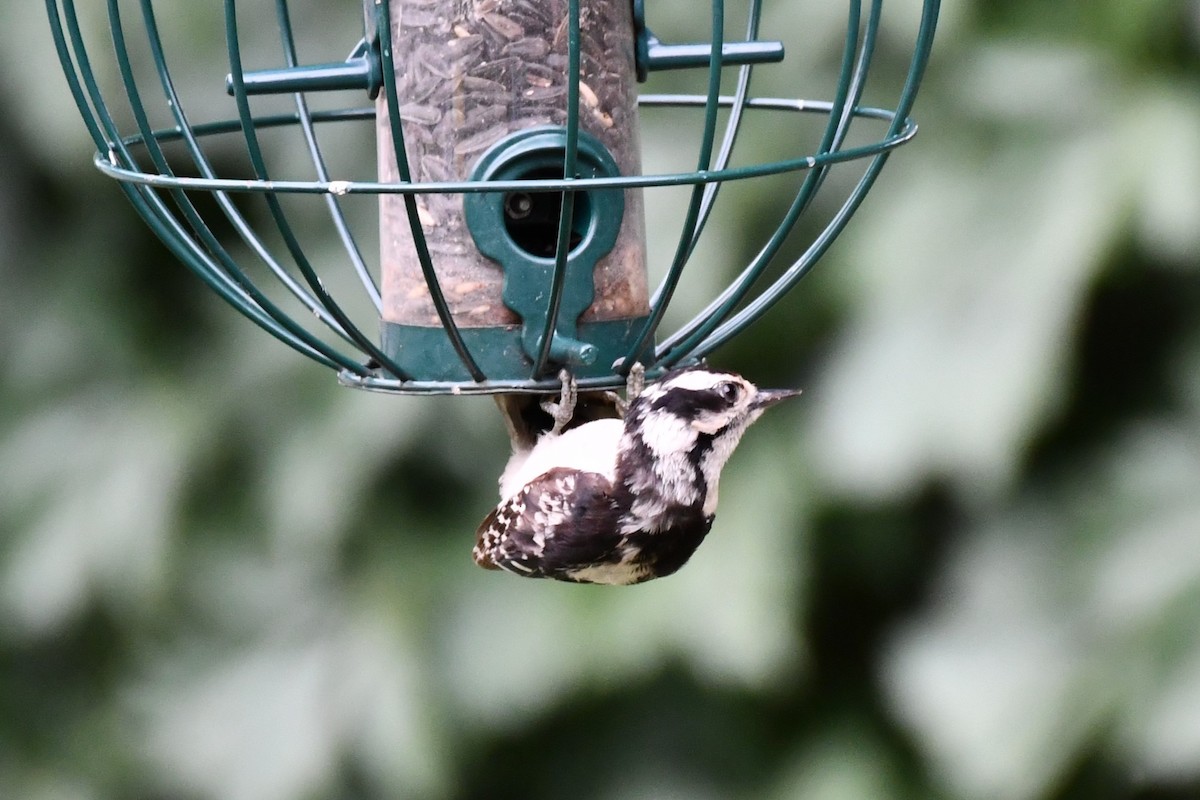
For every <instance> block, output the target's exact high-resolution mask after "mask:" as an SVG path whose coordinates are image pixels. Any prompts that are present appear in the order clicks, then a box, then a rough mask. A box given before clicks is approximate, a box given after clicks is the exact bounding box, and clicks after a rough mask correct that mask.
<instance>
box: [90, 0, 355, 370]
mask: <svg viewBox="0 0 1200 800" xmlns="http://www.w3.org/2000/svg"><path fill="white" fill-rule="evenodd" d="M142 10H143V23H144V25H145V29H146V34H148V40H149V43H150V47H151V53H152V54H154V56H155V60H156V65H157V71H158V76H160V83H161V85H162V88H163V91H164V94H166V96H167V98H168V106H169V107H170V108H172V110H173V113H174V115H175V119H176V122H178V124H179V125H180V130H181V131H185V132H186V131H187V130H188V128H187V119H186V115H185V113H184V107H182V103H181V102H180V98H179V95H178V92H176V91H175V90H174V84H173V83H172V79H170V74H169V72H168V70H167V62H166V58H164V54H163V50H162V41H161V37H160V36H158V30H157V23H156V20H155V16H154V8H152V6H151V2H150V0H142ZM109 23H110V28H112V32H113V40H114V48H115V49H116V53H118V66H119V68H120V71H121V76H122V80H124V83H125V90H126V95H127V96H128V98H130V104H131V109H132V112H133V115H134V120H136V122H137V126H138V128H139V131H142V133H143V136H145V133H146V132H149V131H150V124H149V120H148V119H146V116H145V106H144V103H143V102H142V98H140V94H139V91H138V88H137V82H136V79H134V77H133V74H132V71H131V67H130V58H128V52H127V49H126V47H125V35H124V26H122V24H121V17H120V12H119V8H118V6H116V2H115V0H109ZM148 144H149V145H150V146H148V151H149V155H150V157H151V160H152V161H154V162H155V166H156V168H157V169H158V170H160V172H161V173H163V174H173V173H172V168H170V166H169V164H168V162H167V158H166V155H164V154H163V151H162V149H161V148H160V146H158V143H152V144H150V143H148ZM188 148H190V152H191V155H192V160H193V162H194V163H196V164H197V166H198V167H199V168H200V169H202V170H208V173H209V174H211V166H210V164H209V163H208V161H206V158H205V157H204V154H203V151H202V150H200V148H199V144H198V143H197V142H194V139H192V140H190V142H188ZM170 194H172V199H173V200H174V203H175V206H176V209H179V212H180V215H182V217H184V219H185V221H186V222H187V224H188V225H190V227H191V228H192V230H193V233H194V234H196V236H198V237H199V240H200V242H202V243H203V245H204V247H205V248H206V249H208V252H210V253H211V254H212V255H214V257H216V259H217V263H220V265H221V269H222V271H223V272H224V273H226V275H228V276H229V277H232V278H233V281H234V282H235V283H238V285H240V287H241V288H242V289H244V290H245V291H246V294H247V295H248V296H250V297H251V299H252V300H253V302H254V303H256V305H257V306H259V307H260V308H263V311H264V312H265V313H268V314H269V315H270V317H271V318H274V319H276V320H278V321H280V324H282V325H284V326H286V327H287V329H288V330H289V331H290V332H293V333H294V335H295V336H298V337H300V338H301V339H304V341H306V342H307V343H310V344H312V345H318V343H320V342H322V339H320V338H319V337H317V336H313V335H311V333H308V331H306V330H305V329H302V327H301V326H299V325H296V324H295V323H294V320H293V319H292V318H290V317H289V315H288V314H287V313H286V312H284V311H283V309H282V308H280V307H278V306H277V305H275V303H274V302H272V301H270V300H269V299H268V297H266V296H265V295H264V294H263V293H262V291H260V290H259V289H258V287H257V285H256V284H254V283H253V281H251V279H250V278H248V277H247V276H246V273H245V272H244V271H242V270H241V269H240V267H239V266H238V263H236V260H235V259H234V258H233V257H232V255H230V254H229V252H228V251H227V249H226V248H224V247H223V246H222V245H221V242H220V241H218V239H217V236H216V235H215V234H214V233H212V230H211V228H210V227H209V225H208V224H206V223H205V222H204V218H203V216H202V215H200V213H199V211H198V210H197V209H196V206H194V205H193V204H192V201H191V200H190V199H188V198H187V196H186V194H185V193H182V192H180V191H178V190H174V191H172V192H170ZM216 199H217V201H218V205H220V206H221V207H222V211H223V213H224V216H226V218H227V219H228V221H229V222H230V224H233V225H234V228H235V229H236V230H238V231H239V235H240V236H241V239H242V241H244V242H246V243H247V245H248V246H250V247H251V248H252V249H254V252H256V253H257V254H258V255H259V257H260V258H262V259H263V260H264V263H265V264H268V266H269V269H270V267H271V265H272V264H274V267H275V269H272V273H275V275H276V277H278V278H280V281H281V283H283V284H284V287H287V288H289V290H290V291H292V294H293V296H296V297H298V299H299V300H300V301H301V302H302V303H304V305H305V306H306V307H307V308H308V309H310V311H312V312H313V313H314V314H316V315H318V318H322V317H323V315H324V314H323V309H322V308H320V307H319V306H317V303H316V301H314V300H312V299H311V297H308V296H307V295H306V294H305V291H304V289H302V288H300V287H299V284H296V283H295V282H294V281H292V278H290V276H288V275H287V273H286V272H284V271H283V269H282V267H281V266H278V264H277V263H275V261H274V259H272V258H271V255H270V253H269V252H268V251H266V248H265V247H264V246H263V243H262V241H260V240H259V239H258V236H257V235H256V234H254V231H253V228H252V227H251V225H250V223H248V222H247V221H246V219H245V217H242V216H241V213H240V212H239V211H238V210H236V207H235V206H234V205H233V201H232V200H230V199H229V198H228V197H227V196H224V194H223V193H222V194H220V196H218V197H217V198H216ZM323 321H325V323H326V324H328V325H329V326H330V329H331V330H334V331H335V332H336V333H338V336H341V337H342V338H343V339H346V341H347V342H349V338H348V337H347V336H346V335H344V331H342V330H341V327H340V326H338V325H337V324H336V321H335V320H332V319H329V318H328V317H325V318H324V320H323ZM350 343H353V342H350ZM338 360H348V357H347V356H338Z"/></svg>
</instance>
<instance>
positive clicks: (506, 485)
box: [500, 419, 625, 500]
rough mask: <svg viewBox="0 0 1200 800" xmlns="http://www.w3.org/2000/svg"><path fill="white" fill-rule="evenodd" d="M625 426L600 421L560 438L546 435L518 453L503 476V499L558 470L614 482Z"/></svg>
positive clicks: (501, 486) (612, 420)
mask: <svg viewBox="0 0 1200 800" xmlns="http://www.w3.org/2000/svg"><path fill="white" fill-rule="evenodd" d="M624 430H625V423H623V422H622V421H621V420H619V419H599V420H596V421H594V422H589V423H587V424H585V425H580V426H579V427H578V428H572V429H571V430H569V431H566V432H564V433H562V434H559V435H558V436H548V435H547V436H543V437H542V438H541V439H538V442H537V444H535V445H534V446H533V449H532V450H529V451H525V452H521V453H514V454H513V457H512V458H511V459H509V462H508V466H507V467H505V469H504V474H503V475H501V476H500V499H501V500H507V499H508V498H510V497H512V496H513V495H514V494H516V493H517V492H518V491H520V489H521V487H522V486H524V485H525V484H527V483H529V482H530V481H531V480H533V479H534V478H536V477H537V476H539V475H541V474H542V473H544V472H547V471H549V470H551V469H554V468H555V467H566V468H568V469H577V470H579V471H581V472H595V473H598V474H600V475H603V476H604V477H606V478H608V479H609V480H610V481H611V480H613V477H614V473H615V472H616V468H617V445H618V443H620V441H621V434H622V433H623V432H624Z"/></svg>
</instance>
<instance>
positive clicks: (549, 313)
mask: <svg viewBox="0 0 1200 800" xmlns="http://www.w3.org/2000/svg"><path fill="white" fill-rule="evenodd" d="M580 46H581V45H580V39H579V0H568V2H567V125H566V128H567V129H566V152H565V153H563V181H564V182H570V181H573V180H574V179H576V178H578V177H579V175H578V173H577V162H578V159H579V58H580V55H579V50H580ZM574 216H575V192H574V191H572V190H569V189H568V190H565V191H563V193H562V203H561V205H560V207H559V212H558V240H557V242H556V243H555V246H554V274H553V275H552V276H551V278H550V297H549V299H548V300H547V303H546V324H545V326H544V327H543V329H542V338H541V342H540V344H538V346H537V347H538V352H537V356H536V357H535V358H534V359H533V372H532V373H531V374H530V376H529V377H530V379H531V380H536V379H537V378H539V377H540V376H541V375H542V373H544V372H545V371H546V364H547V363H548V362H549V360H550V347H551V345H553V343H554V329H555V328H556V327H557V326H558V311H559V309H560V308H561V307H562V295H563V289H564V288H565V287H566V284H567V258H568V257H569V256H570V253H571V220H572V218H573V217H574Z"/></svg>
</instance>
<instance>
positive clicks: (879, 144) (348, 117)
mask: <svg viewBox="0 0 1200 800" xmlns="http://www.w3.org/2000/svg"><path fill="white" fill-rule="evenodd" d="M733 101H734V98H733V97H732V96H730V95H722V96H721V97H720V102H719V104H718V105H719V106H720V107H722V108H732V107H734V103H733ZM639 105H647V106H651V107H670V108H703V107H706V106H707V98H706V97H704V96H703V95H643V96H642V97H640V98H639ZM745 108H747V109H749V110H754V111H780V112H790V113H798V114H804V113H808V114H818V115H831V114H833V113H834V111H835V110H836V109H835V107H834V104H833V103H831V102H830V101H828V100H805V99H792V98H782V97H761V98H750V99H748V100H747V101H746V103H745ZM851 114H852V115H853V116H854V117H855V118H857V119H867V120H872V121H877V122H881V123H886V124H888V125H889V126H891V125H892V124H894V123H895V122H896V120H897V117H898V114H897V112H895V111H892V110H890V109H886V108H878V107H874V106H858V107H855V108H853V109H851ZM374 115H375V109H374V108H369V107H363V108H358V109H342V110H337V111H326V112H313V113H312V114H311V119H312V121H313V122H323V123H330V122H345V121H356V120H362V119H368V118H374ZM253 121H254V123H255V126H256V129H265V128H274V127H285V126H290V125H300V124H301V123H302V118H301V117H300V115H298V114H274V115H269V116H262V117H254V118H253ZM240 126H241V121H240V120H233V119H230V120H219V121H215V122H205V123H200V124H197V125H192V126H190V129H191V132H192V133H193V134H195V135H196V136H197V137H198V138H203V137H205V136H222V135H228V134H235V133H237V132H239V131H240V129H241V128H240ZM918 130H919V126H918V125H917V123H916V122H915V121H914V120H913V118H912V117H905V118H904V120H903V125H902V126H901V127H900V128H899V129H898V131H897V132H896V133H895V134H893V135H888V136H884V137H883V138H881V139H878V140H876V141H874V142H872V143H870V144H864V145H859V146H856V147H850V148H843V149H838V150H831V151H828V152H824V153H817V154H815V155H804V156H795V157H793V158H788V159H777V160H774V161H765V162H761V163H758V164H752V165H747V166H742V167H727V168H725V169H710V170H689V171H686V172H662V173H654V174H642V175H623V176H618V177H608V178H572V179H565V178H540V179H537V180H519V181H514V180H508V181H474V180H462V181H396V182H381V181H355V180H341V179H335V180H327V181H323V180H314V181H302V180H287V179H285V180H276V179H268V180H260V179H256V178H203V177H195V176H179V175H165V174H163V173H161V172H148V171H145V170H139V169H132V168H129V167H123V166H120V165H119V163H117V162H119V161H120V160H121V159H120V158H118V156H117V151H116V149H115V147H113V146H111V145H110V147H109V150H108V152H107V153H104V152H101V151H96V152H95V154H94V155H93V164H94V165H95V167H96V169H97V170H99V171H100V172H101V173H102V174H104V175H105V176H107V177H109V178H112V179H113V180H116V181H118V182H121V183H132V184H138V185H142V186H149V187H152V188H156V189H159V188H160V189H183V190H187V191H210V192H242V193H261V194H333V195H338V196H345V195H350V194H365V195H382V194H401V195H404V194H462V193H472V192H508V191H517V190H520V191H526V192H550V191H557V192H561V191H564V190H568V189H574V190H589V189H643V188H662V187H672V186H698V185H708V184H714V183H727V182H731V181H740V180H750V179H753V178H761V177H767V176H771V175H781V174H786V173H789V172H803V171H806V170H810V169H815V168H817V167H824V166H832V165H834V164H841V163H846V162H850V161H857V160H860V159H867V158H872V157H875V156H878V155H881V154H883V153H886V152H889V151H891V150H895V149H896V148H898V147H900V146H902V145H904V144H907V143H908V142H909V141H911V140H912V139H913V138H914V137H915V136H916V135H917V132H918ZM152 135H153V138H154V141H155V142H156V143H159V144H161V143H164V142H172V141H179V140H181V139H182V138H183V136H184V133H183V131H182V130H181V129H180V128H178V127H171V128H159V129H155V130H154V131H152ZM120 143H121V144H122V145H124V146H125V147H144V146H146V137H145V136H143V135H142V134H133V135H130V136H125V137H122V138H121V139H120Z"/></svg>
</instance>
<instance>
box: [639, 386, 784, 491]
mask: <svg viewBox="0 0 1200 800" xmlns="http://www.w3.org/2000/svg"><path fill="white" fill-rule="evenodd" d="M798 394H800V391H799V390H798V389H759V388H758V387H757V386H755V385H754V384H753V383H751V382H750V381H748V380H746V379H745V378H743V377H742V376H740V375H737V374H735V373H732V372H721V371H716V370H712V369H709V368H707V367H689V368H684V369H679V370H675V371H673V372H669V373H667V374H666V375H664V376H663V377H662V379H661V380H659V381H657V382H656V383H653V384H651V385H650V386H647V387H646V389H645V390H644V391H643V392H642V394H641V395H639V396H638V397H637V399H636V400H634V401H633V402H632V403H631V404H630V406H629V410H628V412H627V414H626V420H625V424H626V433H627V434H628V435H630V436H632V437H636V439H638V440H640V441H639V442H638V444H639V445H640V447H638V448H637V449H638V450H641V449H642V448H645V449H644V450H641V451H642V452H645V453H647V455H649V456H650V457H651V458H653V459H655V460H656V462H657V463H658V464H659V465H660V466H662V467H665V465H666V464H667V463H668V462H672V461H675V462H678V461H680V460H681V458H686V460H687V461H688V462H690V463H691V464H692V466H693V467H694V468H696V469H698V470H699V472H700V475H701V476H702V477H703V479H704V481H705V483H706V485H707V487H708V491H710V492H711V493H712V494H713V496H714V498H715V489H716V485H717V480H718V479H719V477H720V472H721V468H722V467H724V465H725V462H726V461H727V460H728V458H729V456H730V454H731V453H733V449H734V448H735V447H736V446H737V443H738V441H740V440H741V438H742V434H743V433H745V432H746V428H748V427H749V426H750V424H751V423H752V422H754V421H755V420H756V419H758V418H759V417H760V416H761V415H762V413H763V411H765V410H766V409H767V408H769V407H770V406H773V405H775V404H776V403H778V402H779V401H781V400H785V399H787V398H789V397H795V396H796V395H798ZM660 477H661V470H660ZM713 502H715V499H714V501H713ZM705 505H709V503H707V502H706V504H705Z"/></svg>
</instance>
